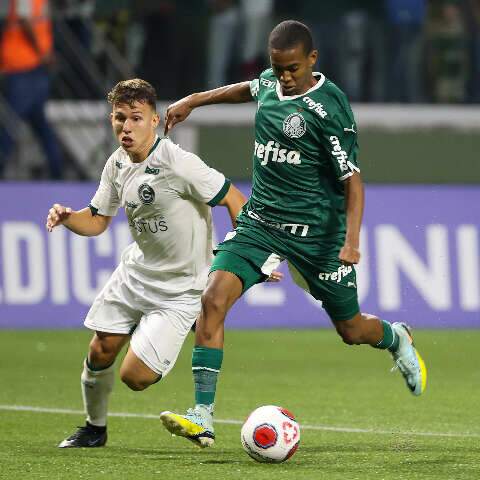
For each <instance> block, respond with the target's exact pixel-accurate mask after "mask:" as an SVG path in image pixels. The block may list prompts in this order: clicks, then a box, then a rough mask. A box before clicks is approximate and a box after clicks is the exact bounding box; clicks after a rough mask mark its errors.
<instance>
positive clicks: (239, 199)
mask: <svg viewBox="0 0 480 480" xmlns="http://www.w3.org/2000/svg"><path fill="white" fill-rule="evenodd" d="M246 202H247V197H245V195H244V194H243V193H242V192H241V191H240V190H239V189H238V188H237V187H236V186H235V185H233V183H231V184H230V187H229V189H228V191H227V193H226V194H225V196H224V197H223V198H222V199H221V200H220V201H219V202H218V204H217V205H223V206H224V207H227V210H228V214H229V215H230V220H231V221H232V225H233V228H235V227H236V226H237V215H238V214H239V213H240V211H241V210H242V207H243V206H244V205H245V203H246Z"/></svg>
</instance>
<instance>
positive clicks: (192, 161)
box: [167, 143, 231, 207]
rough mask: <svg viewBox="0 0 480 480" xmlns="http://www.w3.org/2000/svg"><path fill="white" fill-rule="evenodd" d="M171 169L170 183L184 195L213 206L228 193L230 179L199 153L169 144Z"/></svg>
mask: <svg viewBox="0 0 480 480" xmlns="http://www.w3.org/2000/svg"><path fill="white" fill-rule="evenodd" d="M168 147H169V153H170V156H171V162H170V165H171V171H170V172H169V174H168V178H167V180H168V183H169V184H170V186H171V187H172V188H173V189H174V190H176V191H177V192H179V193H180V194H181V195H182V196H187V197H191V198H194V199H195V200H198V201H199V202H202V203H207V204H208V205H210V206H211V207H214V206H215V205H217V204H218V203H219V202H220V201H221V200H222V199H223V198H224V197H225V195H226V194H227V192H228V189H229V188H230V183H231V182H230V180H228V179H226V178H225V176H224V175H223V174H222V173H220V172H218V171H217V170H215V169H214V168H210V167H209V166H208V165H206V164H205V163H204V162H203V161H202V160H201V159H200V158H199V157H197V155H195V154H194V153H190V152H187V151H185V150H183V149H181V148H180V147H179V146H178V145H175V144H173V143H170V144H169V146H168Z"/></svg>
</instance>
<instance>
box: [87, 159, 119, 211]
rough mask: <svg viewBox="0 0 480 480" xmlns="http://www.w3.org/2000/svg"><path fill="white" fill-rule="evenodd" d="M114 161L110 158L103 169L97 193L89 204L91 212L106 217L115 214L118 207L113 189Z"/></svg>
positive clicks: (117, 200) (114, 189) (115, 191)
mask: <svg viewBox="0 0 480 480" xmlns="http://www.w3.org/2000/svg"><path fill="white" fill-rule="evenodd" d="M115 169H116V166H115V159H114V157H113V156H111V157H110V158H109V159H108V161H107V163H106V164H105V167H104V168H103V172H102V178H101V180H100V184H99V185H98V188H97V191H96V193H95V195H94V196H93V198H92V201H91V202H90V208H91V209H92V212H94V214H95V213H98V214H99V215H105V216H107V217H113V216H115V215H116V214H117V212H118V209H119V207H120V199H119V197H118V192H117V189H116V188H115V184H114V182H115V172H116V170H115Z"/></svg>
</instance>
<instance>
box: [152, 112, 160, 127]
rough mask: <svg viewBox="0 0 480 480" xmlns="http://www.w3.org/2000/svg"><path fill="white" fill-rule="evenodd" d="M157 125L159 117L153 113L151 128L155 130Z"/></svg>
mask: <svg viewBox="0 0 480 480" xmlns="http://www.w3.org/2000/svg"><path fill="white" fill-rule="evenodd" d="M159 123H160V117H159V116H158V113H157V112H154V113H153V115H152V126H153V128H157V127H158V124H159Z"/></svg>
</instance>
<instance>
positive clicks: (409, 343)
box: [392, 322, 427, 396]
mask: <svg viewBox="0 0 480 480" xmlns="http://www.w3.org/2000/svg"><path fill="white" fill-rule="evenodd" d="M392 328H393V330H394V331H395V333H396V334H397V335H398V338H399V345H398V350H397V351H396V352H394V353H392V357H393V360H394V362H395V367H394V368H393V369H392V370H396V369H397V368H398V369H399V370H400V372H401V373H402V375H403V378H404V379H405V382H406V383H407V386H408V388H409V390H410V391H411V392H412V393H413V395H416V396H418V395H421V394H422V393H423V392H424V391H425V388H426V386H427V367H426V366H425V362H424V361H423V359H422V357H421V356H420V354H419V353H418V351H417V350H416V348H415V346H414V344H413V338H412V334H411V331H410V328H409V327H408V325H406V324H405V323H400V322H395V323H393V324H392Z"/></svg>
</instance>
